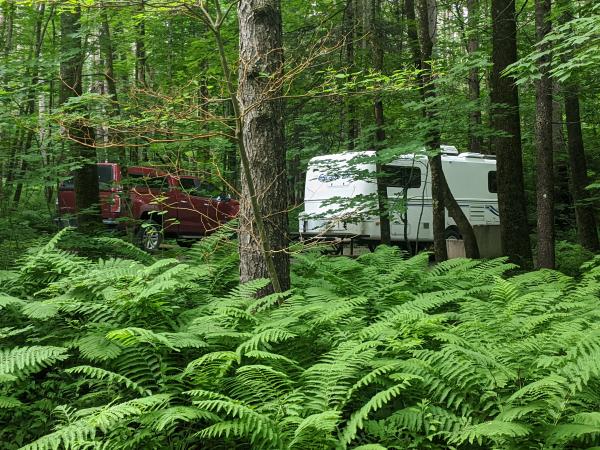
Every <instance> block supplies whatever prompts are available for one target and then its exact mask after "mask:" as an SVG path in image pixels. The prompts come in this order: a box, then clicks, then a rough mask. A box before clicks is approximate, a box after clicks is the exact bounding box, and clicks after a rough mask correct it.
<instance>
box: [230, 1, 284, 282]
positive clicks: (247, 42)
mask: <svg viewBox="0 0 600 450" xmlns="http://www.w3.org/2000/svg"><path fill="white" fill-rule="evenodd" d="M238 21H239V30H240V69H239V83H238V86H239V88H238V102H239V105H240V107H241V114H242V115H241V120H242V130H241V138H242V139H243V145H244V148H245V149H246V151H247V156H248V163H249V167H250V168H251V169H252V173H251V176H252V179H253V182H254V188H255V192H252V190H251V189H249V187H250V184H249V180H248V179H247V176H246V173H245V172H243V173H242V198H241V204H240V232H239V236H240V240H239V242H240V244H239V245H240V280H241V281H242V282H246V281H249V280H253V279H257V278H267V277H269V275H270V273H269V268H268V264H267V261H266V260H265V256H266V257H267V258H268V257H269V255H265V254H263V253H264V252H262V251H261V243H260V237H259V236H257V233H256V223H255V222H254V221H253V220H252V217H253V205H252V203H251V201H250V200H251V197H252V196H256V197H255V199H256V200H257V203H258V205H257V206H258V208H259V213H260V214H261V216H262V217H264V218H265V222H264V225H265V236H264V237H265V238H266V239H268V240H269V242H270V248H271V251H272V252H273V254H272V256H273V262H274V265H275V269H276V271H277V279H278V281H279V285H280V286H279V287H280V289H281V290H287V289H288V288H289V286H290V258H289V255H288V253H287V252H286V248H287V245H288V237H287V233H288V217H287V192H286V191H287V176H286V161H285V142H284V122H283V111H284V108H283V102H282V100H281V99H280V93H281V87H280V85H278V81H279V79H280V78H281V77H282V75H283V73H282V71H283V48H282V45H283V41H282V39H283V36H282V22H281V4H280V1H279V0H241V1H240V2H239V3H238ZM275 290H278V289H277V288H275Z"/></svg>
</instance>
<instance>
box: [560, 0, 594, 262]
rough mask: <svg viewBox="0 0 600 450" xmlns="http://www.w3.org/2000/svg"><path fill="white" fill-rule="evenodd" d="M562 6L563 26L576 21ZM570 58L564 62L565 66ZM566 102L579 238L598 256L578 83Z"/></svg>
mask: <svg viewBox="0 0 600 450" xmlns="http://www.w3.org/2000/svg"><path fill="white" fill-rule="evenodd" d="M558 6H559V7H560V8H561V9H563V14H561V17H560V18H559V20H560V23H566V22H567V21H569V20H570V19H572V18H573V13H572V6H571V4H570V2H568V1H567V0H560V1H559V2H558ZM565 60H566V58H565V59H564V60H563V62H565ZM563 91H564V98H565V119H566V121H567V149H568V153H569V175H570V183H569V186H570V188H571V197H572V198H573V205H574V209H575V222H576V224H577V238H578V240H579V243H580V244H581V245H582V246H584V247H585V248H587V249H589V250H591V251H593V252H597V251H599V250H600V242H599V240H598V229H597V220H596V216H595V213H594V206H593V204H592V203H591V201H590V195H589V192H588V191H587V190H586V187H587V186H588V185H589V178H588V171H587V161H586V156H585V147H584V143H583V133H582V130H581V114H580V110H579V86H578V84H577V82H575V81H573V80H568V81H567V82H565V84H564V85H563Z"/></svg>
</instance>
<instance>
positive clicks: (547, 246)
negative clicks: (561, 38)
mask: <svg viewBox="0 0 600 450" xmlns="http://www.w3.org/2000/svg"><path fill="white" fill-rule="evenodd" d="M550 8H551V2H550V0H536V2H535V27H536V35H537V40H538V43H539V42H542V40H543V39H544V38H545V37H546V36H547V35H548V33H550V30H551V22H550V18H549V15H550ZM547 47H548V46H547V45H540V50H541V51H545V50H547ZM549 64H550V56H543V57H541V58H539V60H538V65H539V70H540V74H541V77H540V79H539V80H538V81H537V82H536V120H535V135H536V148H537V162H536V173H537V233H538V243H537V267H543V268H547V269H553V268H554V264H555V257H554V158H553V156H554V155H553V151H552V80H551V79H550V74H549V71H550V67H549Z"/></svg>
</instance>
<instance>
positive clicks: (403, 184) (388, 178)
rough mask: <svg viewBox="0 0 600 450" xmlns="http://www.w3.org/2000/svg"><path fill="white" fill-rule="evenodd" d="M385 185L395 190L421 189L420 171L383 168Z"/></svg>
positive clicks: (390, 167)
mask: <svg viewBox="0 0 600 450" xmlns="http://www.w3.org/2000/svg"><path fill="white" fill-rule="evenodd" d="M383 172H384V177H383V180H384V182H385V185H386V186H388V187H397V188H406V189H410V188H418V187H421V169H420V168H418V167H407V166H383Z"/></svg>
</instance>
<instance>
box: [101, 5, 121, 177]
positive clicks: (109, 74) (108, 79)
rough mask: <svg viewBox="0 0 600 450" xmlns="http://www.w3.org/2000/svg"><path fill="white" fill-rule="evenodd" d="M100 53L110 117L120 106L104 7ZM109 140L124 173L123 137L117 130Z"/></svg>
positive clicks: (109, 32)
mask: <svg viewBox="0 0 600 450" xmlns="http://www.w3.org/2000/svg"><path fill="white" fill-rule="evenodd" d="M100 53H101V55H102V59H103V60H104V80H105V83H106V92H107V93H108V96H109V97H110V100H111V103H110V106H109V111H108V113H109V115H110V116H111V117H117V116H119V115H120V114H121V106H120V104H119V96H118V90H117V79H116V77H115V69H114V58H115V52H114V48H113V41H112V36H111V30H110V22H109V20H108V12H107V10H106V9H105V8H104V7H103V9H102V24H101V29H100ZM109 140H112V141H113V143H115V144H117V145H119V162H120V163H121V171H122V174H123V175H126V165H127V162H128V161H127V154H126V151H125V146H124V145H123V142H122V141H123V139H122V136H121V133H119V132H118V131H116V132H114V133H113V135H112V136H110V135H109Z"/></svg>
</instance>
